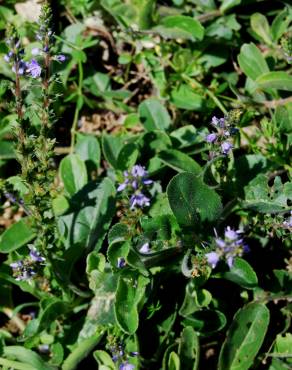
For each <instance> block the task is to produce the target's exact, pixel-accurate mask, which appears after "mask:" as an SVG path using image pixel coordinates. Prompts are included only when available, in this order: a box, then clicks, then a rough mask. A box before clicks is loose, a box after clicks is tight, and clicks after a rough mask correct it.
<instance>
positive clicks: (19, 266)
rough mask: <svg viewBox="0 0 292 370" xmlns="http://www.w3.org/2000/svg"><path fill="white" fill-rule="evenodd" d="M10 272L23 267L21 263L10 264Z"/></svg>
mask: <svg viewBox="0 0 292 370" xmlns="http://www.w3.org/2000/svg"><path fill="white" fill-rule="evenodd" d="M10 267H11V268H12V270H14V271H16V270H20V269H21V268H22V267H23V262H22V261H21V260H19V261H16V262H12V263H10Z"/></svg>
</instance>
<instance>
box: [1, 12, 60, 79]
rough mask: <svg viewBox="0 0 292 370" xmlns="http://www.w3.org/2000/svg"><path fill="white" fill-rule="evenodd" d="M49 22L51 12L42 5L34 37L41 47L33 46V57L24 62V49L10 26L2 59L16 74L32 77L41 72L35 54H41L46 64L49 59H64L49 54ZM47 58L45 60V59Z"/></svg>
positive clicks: (50, 41) (51, 33) (38, 75)
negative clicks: (5, 51) (38, 24)
mask: <svg viewBox="0 0 292 370" xmlns="http://www.w3.org/2000/svg"><path fill="white" fill-rule="evenodd" d="M50 22H51V13H50V9H49V7H47V6H46V5H44V9H43V12H42V15H41V17H40V26H39V30H38V33H37V34H36V39H37V40H38V41H39V42H41V44H42V48H41V49H40V48H33V49H32V50H31V54H32V56H33V58H32V59H31V60H30V61H28V62H26V61H24V59H23V58H24V49H23V47H22V45H21V42H20V39H19V37H18V35H17V32H16V30H15V29H14V28H13V27H12V28H11V29H10V30H9V32H8V37H7V39H6V44H7V46H8V48H9V51H8V53H7V54H6V55H5V56H4V60H5V61H6V62H7V63H9V64H10V65H11V69H12V71H13V72H14V73H16V74H17V75H21V76H22V75H24V74H26V75H28V76H31V77H33V78H39V77H40V76H41V74H42V67H41V65H40V64H39V62H38V61H37V59H36V56H39V55H41V56H43V57H44V59H45V62H44V63H45V65H46V64H48V62H49V60H50V59H54V60H56V61H58V62H64V61H65V60H66V57H65V55H63V54H59V55H54V56H51V55H50V49H51V45H53V32H52V30H51V29H50V27H49V24H50ZM46 59H47V60H46Z"/></svg>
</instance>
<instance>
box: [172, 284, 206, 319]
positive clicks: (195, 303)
mask: <svg viewBox="0 0 292 370" xmlns="http://www.w3.org/2000/svg"><path fill="white" fill-rule="evenodd" d="M206 280H207V279H206ZM211 300H212V295H211V293H210V292H209V291H208V290H206V289H198V288H197V286H196V284H195V283H194V281H193V280H191V281H190V282H189V283H188V284H187V285H186V293H185V297H184V301H183V303H182V306H181V308H180V310H179V314H180V315H181V316H184V317H187V316H189V315H191V314H193V313H194V312H195V311H198V310H201V309H202V308H206V307H208V306H209V304H210V303H211Z"/></svg>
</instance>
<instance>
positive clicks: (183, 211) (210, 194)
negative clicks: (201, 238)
mask: <svg viewBox="0 0 292 370" xmlns="http://www.w3.org/2000/svg"><path fill="white" fill-rule="evenodd" d="M167 196H168V199H169V204H170V207H171V209H172V212H173V213H174V215H175V217H176V219H177V221H178V223H179V224H181V225H183V226H191V227H194V228H196V229H198V228H204V225H206V224H209V223H213V222H215V221H216V220H217V219H218V218H219V216H220V213H221V211H222V204H221V200H220V197H219V195H218V194H217V193H216V192H215V191H214V190H213V189H211V188H209V187H208V186H207V185H206V184H204V183H203V182H202V180H201V179H199V178H198V177H196V176H195V175H194V174H192V173H188V172H184V173H180V174H178V175H176V176H175V177H173V178H172V180H171V181H170V183H169V184H168V187H167ZM206 199H208V201H207V202H206Z"/></svg>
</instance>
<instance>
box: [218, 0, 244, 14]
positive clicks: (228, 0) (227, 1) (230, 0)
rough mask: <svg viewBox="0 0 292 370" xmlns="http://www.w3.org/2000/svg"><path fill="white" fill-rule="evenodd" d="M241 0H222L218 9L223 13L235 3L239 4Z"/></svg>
mask: <svg viewBox="0 0 292 370" xmlns="http://www.w3.org/2000/svg"><path fill="white" fill-rule="evenodd" d="M240 3H241V0H223V1H222V4H221V6H220V11H221V12H222V13H225V12H226V11H227V10H229V9H231V8H233V7H234V6H236V5H239V4H240Z"/></svg>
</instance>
